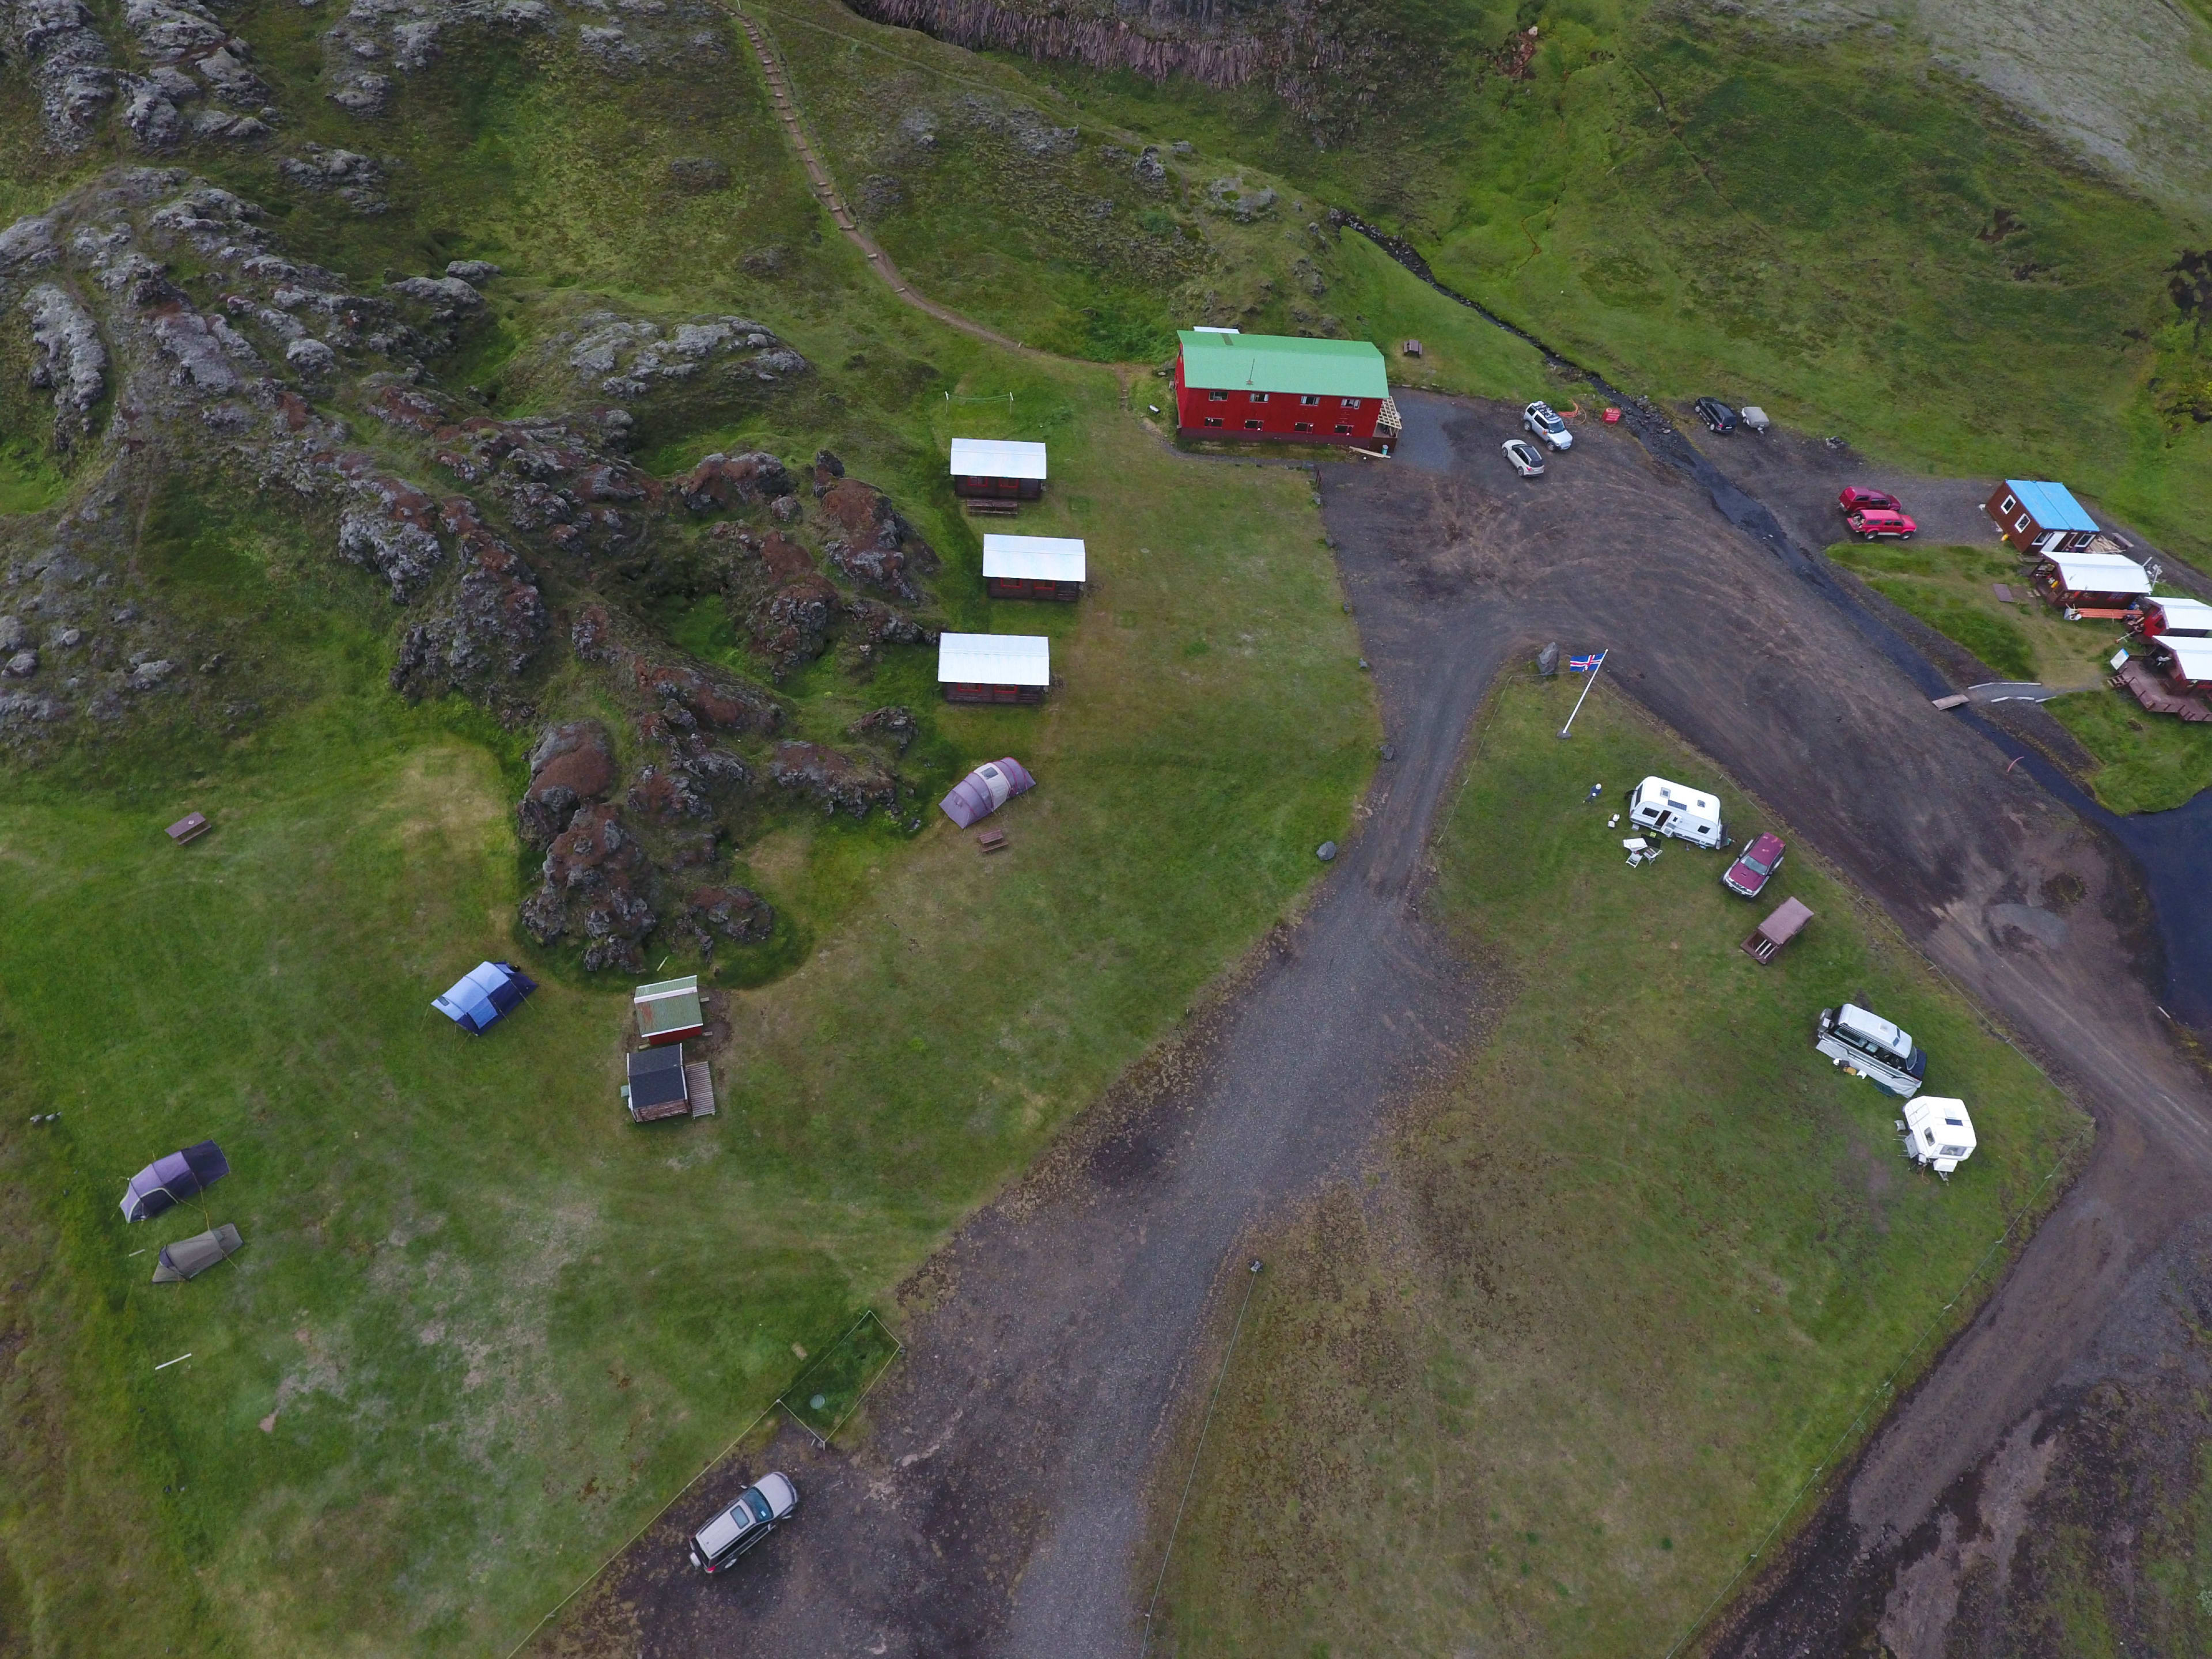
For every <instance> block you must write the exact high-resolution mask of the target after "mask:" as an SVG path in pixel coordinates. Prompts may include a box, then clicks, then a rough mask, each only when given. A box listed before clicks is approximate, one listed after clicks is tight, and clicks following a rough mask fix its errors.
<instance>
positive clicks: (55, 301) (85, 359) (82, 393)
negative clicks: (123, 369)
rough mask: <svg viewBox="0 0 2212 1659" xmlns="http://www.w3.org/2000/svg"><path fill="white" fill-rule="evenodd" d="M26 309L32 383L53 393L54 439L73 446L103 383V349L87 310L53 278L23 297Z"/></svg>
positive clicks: (58, 444)
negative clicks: (28, 322)
mask: <svg viewBox="0 0 2212 1659" xmlns="http://www.w3.org/2000/svg"><path fill="white" fill-rule="evenodd" d="M23 309H24V310H26V311H27V312H28V313H30V314H31V345H32V358H31V384H32V385H33V386H40V387H42V388H44V389H46V390H47V391H50V392H52V393H53V394H54V444H55V447H57V448H58V449H63V450H68V449H71V448H74V447H76V444H77V442H78V441H80V440H82V438H83V437H84V436H85V435H86V434H87V432H88V430H89V429H90V420H91V415H92V407H93V405H94V404H96V403H98V402H99V401H100V393H101V392H104V391H105V390H106V386H107V348H106V346H105V345H103V344H102V343H100V328H99V325H97V324H96V323H94V321H93V319H92V313H90V312H88V311H87V310H86V309H85V308H84V307H82V306H81V305H79V304H78V303H77V302H76V301H75V300H74V299H72V298H71V297H70V295H68V294H66V293H64V292H63V290H62V289H58V288H57V287H55V286H54V285H53V284H52V283H40V284H39V285H38V286H37V287H36V288H33V289H32V290H31V291H30V292H29V293H28V294H27V295H25V296H24V298H23Z"/></svg>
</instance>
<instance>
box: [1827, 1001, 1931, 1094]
mask: <svg viewBox="0 0 2212 1659" xmlns="http://www.w3.org/2000/svg"><path fill="white" fill-rule="evenodd" d="M1813 1046H1814V1048H1817V1049H1819V1050H1820V1053H1822V1054H1826V1055H1827V1057H1828V1058H1829V1059H1830V1060H1833V1061H1835V1062H1836V1064H1837V1065H1838V1066H1842V1067H1843V1068H1844V1070H1845V1071H1847V1072H1850V1073H1853V1074H1854V1075H1856V1076H1858V1077H1864V1078H1872V1079H1874V1080H1875V1082H1876V1083H1879V1084H1880V1085H1881V1086H1882V1087H1883V1088H1885V1089H1887V1090H1888V1091H1890V1093H1892V1094H1893V1095H1902V1096H1904V1097H1906V1098H1907V1099H1910V1098H1911V1097H1912V1096H1913V1095H1915V1094H1917V1093H1918V1092H1919V1090H1920V1085H1921V1082H1922V1080H1923V1079H1925V1078H1926V1077H1927V1075H1928V1051H1927V1050H1926V1049H1925V1048H1921V1047H1919V1046H1918V1045H1917V1043H1915V1042H1913V1041H1912V1034H1911V1032H1910V1031H1904V1030H1899V1029H1898V1028H1897V1027H1896V1026H1894V1025H1893V1024H1890V1023H1889V1022H1888V1021H1887V1020H1886V1019H1884V1018H1881V1016H1880V1015H1878V1014H1873V1013H1869V1012H1867V1011H1866V1010H1865V1009H1863V1008H1861V1007H1858V1006H1856V1005H1854V1004H1852V1003H1849V1002H1847V1003H1845V1004H1844V1006H1842V1007H1840V1008H1823V1009H1821V1010H1820V1026H1819V1028H1818V1029H1817V1030H1815V1031H1814V1034H1813Z"/></svg>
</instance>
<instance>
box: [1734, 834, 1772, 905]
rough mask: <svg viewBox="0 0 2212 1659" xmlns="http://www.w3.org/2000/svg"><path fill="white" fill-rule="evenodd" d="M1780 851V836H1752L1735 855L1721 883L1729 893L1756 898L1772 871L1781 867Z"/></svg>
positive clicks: (1770, 876)
mask: <svg viewBox="0 0 2212 1659" xmlns="http://www.w3.org/2000/svg"><path fill="white" fill-rule="evenodd" d="M1782 851H1783V848H1782V837H1781V836H1771V835H1762V836H1753V838H1752V842H1751V845H1750V846H1748V847H1747V848H1744V849H1743V851H1742V852H1741V853H1740V854H1737V855H1736V860H1735V863H1734V864H1731V865H1730V866H1729V867H1728V871H1727V873H1726V874H1724V875H1723V876H1722V877H1721V885H1722V886H1723V887H1725V888H1727V889H1728V890H1729V892H1731V893H1741V894H1742V895H1743V896H1744V897H1746V898H1757V897H1758V896H1759V893H1760V891H1761V890H1762V889H1764V888H1765V885H1766V884H1767V882H1768V881H1769V879H1771V878H1772V876H1773V874H1774V872H1776V871H1777V870H1779V869H1780V868H1781V867H1782Z"/></svg>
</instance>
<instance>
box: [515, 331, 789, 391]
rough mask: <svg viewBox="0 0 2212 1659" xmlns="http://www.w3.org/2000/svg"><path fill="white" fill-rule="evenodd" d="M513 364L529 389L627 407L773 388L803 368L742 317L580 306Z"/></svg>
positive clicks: (782, 346) (785, 348)
mask: <svg viewBox="0 0 2212 1659" xmlns="http://www.w3.org/2000/svg"><path fill="white" fill-rule="evenodd" d="M534 358H535V361H534V362H532V363H531V364H526V365H520V366H518V368H519V370H520V373H522V374H524V375H525V376H526V378H527V379H528V380H530V382H531V383H532V385H533V386H540V387H544V388H545V389H546V390H549V391H550V390H553V389H554V388H555V387H556V386H562V385H563V384H564V383H565V385H566V386H567V387H568V390H569V392H570V395H580V396H581V397H583V398H613V399H615V401H616V402H617V403H621V404H631V403H635V402H637V401H639V400H640V399H642V398H647V397H649V396H650V395H651V394H653V393H654V392H662V391H667V390H671V389H692V388H698V389H702V390H721V391H728V390H729V389H731V388H732V387H734V386H741V385H754V386H774V385H775V384H777V383H779V382H781V381H783V380H789V379H791V378H792V377H793V376H794V375H799V374H805V372H806V368H807V363H806V359H805V358H804V357H802V356H799V353H797V352H796V351H793V349H791V348H790V347H789V346H787V345H786V344H785V343H783V342H782V341H781V339H779V338H777V337H776V335H775V331H773V330H771V329H769V328H768V327H767V326H766V325H763V324H761V323H757V322H754V321H752V320H751V319H749V318H744V317H696V318H692V319H690V320H688V321H685V322H681V323H676V324H672V325H670V324H662V323H659V322H654V321H653V320H651V319H647V318H643V317H635V316H625V315H624V314H623V313H620V312H617V311H608V310H604V309H602V310H597V311H588V312H586V313H583V314H582V315H581V316H580V317H578V318H577V319H576V320H575V321H574V323H573V324H571V325H569V326H568V327H567V328H566V329H562V330H561V331H557V332H556V333H555V334H554V335H552V336H551V337H549V338H548V340H547V341H546V343H545V345H544V348H543V349H541V350H540V351H538V353H536V354H534Z"/></svg>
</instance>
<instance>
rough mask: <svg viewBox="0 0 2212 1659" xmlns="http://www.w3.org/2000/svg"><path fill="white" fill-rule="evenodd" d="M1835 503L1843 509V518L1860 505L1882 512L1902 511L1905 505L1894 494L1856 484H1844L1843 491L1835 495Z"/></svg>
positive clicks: (1847, 516)
mask: <svg viewBox="0 0 2212 1659" xmlns="http://www.w3.org/2000/svg"><path fill="white" fill-rule="evenodd" d="M1836 505H1837V506H1838V507H1842V508H1843V509H1844V517H1845V518H1847V519H1848V518H1849V517H1850V515H1851V514H1852V513H1856V512H1857V511H1858V510H1859V509H1860V508H1861V507H1876V508H1879V509H1880V510H1881V511H1882V512H1884V513H1902V512H1904V511H1905V507H1904V504H1903V503H1902V502H1900V501H1899V500H1898V499H1897V497H1896V496H1894V495H1888V494H1887V493H1885V492H1884V491H1882V490H1879V489H1860V488H1859V487H1858V486H1857V484H1845V485H1844V493H1843V494H1842V495H1838V496H1837V497H1836Z"/></svg>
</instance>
